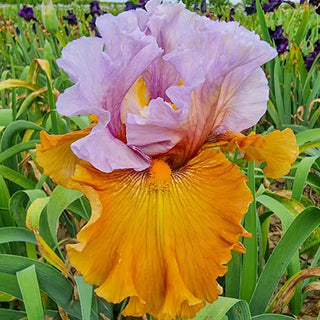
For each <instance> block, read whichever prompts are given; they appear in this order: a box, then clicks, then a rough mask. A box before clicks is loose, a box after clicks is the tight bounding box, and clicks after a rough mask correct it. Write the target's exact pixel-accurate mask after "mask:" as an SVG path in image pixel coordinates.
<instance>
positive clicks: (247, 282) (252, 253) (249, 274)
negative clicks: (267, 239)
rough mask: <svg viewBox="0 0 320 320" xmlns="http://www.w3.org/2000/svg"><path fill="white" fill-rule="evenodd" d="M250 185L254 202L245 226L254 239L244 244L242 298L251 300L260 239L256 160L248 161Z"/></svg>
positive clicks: (246, 217) (247, 215)
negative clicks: (256, 192)
mask: <svg viewBox="0 0 320 320" xmlns="http://www.w3.org/2000/svg"><path fill="white" fill-rule="evenodd" d="M247 175H248V179H249V181H248V187H249V189H250V190H251V192H252V196H253V202H252V203H251V204H250V206H249V210H248V212H247V214H246V216H245V219H244V226H245V228H246V230H247V231H248V232H250V233H251V234H252V239H248V238H245V239H244V246H245V247H246V249H247V252H246V254H245V255H244V256H243V264H242V268H243V269H242V270H243V274H242V282H241V288H240V298H241V299H243V300H246V301H248V302H249V301H250V299H251V296H252V293H253V291H254V289H255V286H256V282H257V278H258V241H257V212H256V199H255V177H254V161H249V163H248V174H247Z"/></svg>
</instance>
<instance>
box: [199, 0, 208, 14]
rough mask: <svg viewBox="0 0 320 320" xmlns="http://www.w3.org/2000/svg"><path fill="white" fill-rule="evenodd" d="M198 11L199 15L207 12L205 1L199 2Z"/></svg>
mask: <svg viewBox="0 0 320 320" xmlns="http://www.w3.org/2000/svg"><path fill="white" fill-rule="evenodd" d="M200 11H201V13H206V12H207V2H206V0H201V5H200Z"/></svg>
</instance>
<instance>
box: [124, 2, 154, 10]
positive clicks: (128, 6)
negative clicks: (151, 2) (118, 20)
mask: <svg viewBox="0 0 320 320" xmlns="http://www.w3.org/2000/svg"><path fill="white" fill-rule="evenodd" d="M147 2H148V0H140V1H139V3H133V2H132V1H127V2H126V3H125V5H126V7H125V9H124V11H129V10H136V9H138V8H141V9H146V8H145V6H146V3H147Z"/></svg>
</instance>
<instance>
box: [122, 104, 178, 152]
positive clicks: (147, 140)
mask: <svg viewBox="0 0 320 320" xmlns="http://www.w3.org/2000/svg"><path fill="white" fill-rule="evenodd" d="M148 108H149V115H148V117H147V118H146V119H144V118H142V117H140V116H138V115H136V114H130V113H129V114H127V117H126V130H127V143H128V145H132V146H136V147H138V148H139V149H140V150H142V151H143V152H144V153H145V154H147V155H149V156H154V155H159V154H162V153H165V152H167V151H169V150H170V149H171V148H172V147H174V146H175V145H176V144H177V143H178V142H179V141H180V140H181V132H180V131H179V126H180V124H181V122H182V121H181V120H182V119H181V117H182V113H181V111H179V110H174V109H173V108H172V106H171V105H170V104H168V103H166V102H164V101H163V99H161V98H157V99H155V100H151V101H150V104H149V106H148Z"/></svg>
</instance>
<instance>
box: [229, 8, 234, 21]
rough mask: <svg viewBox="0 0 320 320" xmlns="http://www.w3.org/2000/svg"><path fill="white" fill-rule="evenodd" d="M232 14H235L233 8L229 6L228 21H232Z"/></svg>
mask: <svg viewBox="0 0 320 320" xmlns="http://www.w3.org/2000/svg"><path fill="white" fill-rule="evenodd" d="M234 14H235V10H234V8H231V9H230V13H229V21H234V18H233V15H234Z"/></svg>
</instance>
